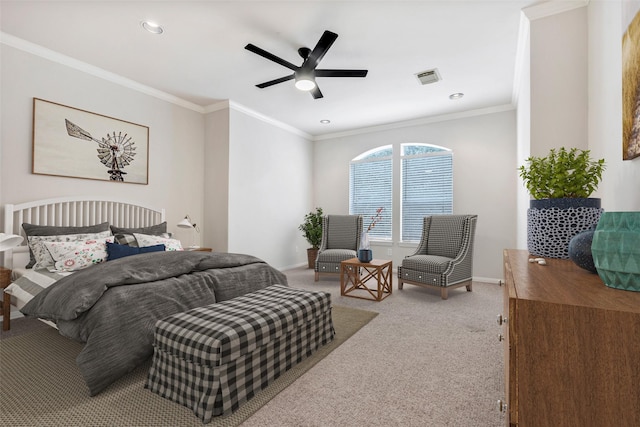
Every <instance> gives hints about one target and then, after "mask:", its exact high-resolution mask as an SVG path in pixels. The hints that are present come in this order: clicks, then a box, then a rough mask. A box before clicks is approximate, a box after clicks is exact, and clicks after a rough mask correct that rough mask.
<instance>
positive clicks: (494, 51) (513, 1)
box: [0, 0, 540, 136]
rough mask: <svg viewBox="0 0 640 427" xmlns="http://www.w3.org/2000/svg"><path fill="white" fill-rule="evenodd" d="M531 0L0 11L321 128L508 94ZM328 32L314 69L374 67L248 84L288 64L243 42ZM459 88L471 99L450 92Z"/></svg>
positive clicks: (40, 40)
mask: <svg viewBox="0 0 640 427" xmlns="http://www.w3.org/2000/svg"><path fill="white" fill-rule="evenodd" d="M534 3H540V2H537V1H534V0H529V1H525V0H496V1H486V0H485V1H482V0H469V1H452V0H449V1H398V0H396V1H354V0H352V1H327V0H325V1H302V0H297V1H294V0H290V1H242V0H240V1H238V0H236V1H212V0H210V1H193V2H191V1H91V0H84V1H28V0H18V1H5V0H2V1H1V3H0V8H1V9H0V14H1V21H0V22H1V31H2V32H3V33H4V34H8V35H11V36H14V37H17V38H18V39H22V40H25V41H28V42H31V43H35V44H36V45H39V46H42V47H45V48H47V49H51V50H53V51H55V52H58V53H60V54H63V55H66V56H68V57H71V58H74V59H76V60H79V61H83V62H86V63H88V64H91V65H93V66H96V67H99V68H101V69H103V70H106V71H109V72H111V73H115V74H117V75H119V76H122V77H125V78H127V79H131V80H133V81H135V82H138V83H140V84H142V85H146V86H149V87H151V88H154V89H156V90H159V91H162V92H166V93H168V94H171V95H174V96H176V97H178V98H181V99H183V100H186V101H189V102H190V103H193V104H197V105H199V106H202V107H208V106H211V105H212V104H215V103H217V102H219V101H221V100H227V99H229V100H231V101H233V102H234V103H237V104H239V105H241V106H243V107H246V108H248V109H250V110H254V111H255V112H257V113H259V114H262V115H264V116H267V117H270V118H273V119H275V120H277V121H280V122H283V123H286V124H288V125H290V126H293V127H294V128H297V129H299V130H301V131H303V132H306V133H308V134H309V135H314V136H318V135H322V134H327V133H335V132H343V131H347V130H351V129H356V128H361V127H368V126H375V125H381V124H386V123H392V122H397V121H402V120H411V119H418V118H423V117H430V116H436V115H442V114H450V113H458V112H462V111H468V110H475V109H480V108H488V107H496V106H504V105H505V104H509V103H510V102H511V101H512V94H513V80H514V70H515V61H516V51H517V43H518V31H519V24H520V11H521V9H522V8H524V7H527V6H530V5H532V4H534ZM143 20H153V21H156V22H158V23H159V24H161V25H162V26H163V28H164V30H165V32H164V34H162V35H152V34H150V33H148V32H146V31H145V30H144V29H142V27H141V21H143ZM325 30H330V31H333V32H335V33H337V34H338V36H339V37H338V39H337V40H336V42H335V43H334V44H333V46H332V47H331V49H329V51H328V53H327V54H326V56H325V57H324V59H323V60H322V61H321V62H320V65H319V67H318V68H356V69H360V68H362V69H368V70H369V74H368V76H367V77H366V78H318V79H317V82H318V85H319V87H320V89H321V90H322V92H323V94H324V98H322V99H317V100H314V99H313V98H312V97H311V95H310V94H309V93H305V92H301V91H298V90H297V89H295V87H294V85H293V81H288V82H284V83H280V84H278V85H275V86H271V87H269V88H266V89H258V88H256V87H255V85H256V84H258V83H262V82H265V81H268V80H272V79H275V78H278V77H282V76H285V75H287V74H290V73H291V72H290V70H288V69H286V68H284V67H282V66H281V65H278V64H275V63H273V62H270V61H268V60H266V59H264V58H262V57H260V56H258V55H256V54H253V53H251V52H249V51H247V50H245V49H244V46H245V45H246V44H247V43H253V44H255V45H257V46H258V47H260V48H262V49H265V50H267V51H269V52H271V53H273V54H274V55H276V56H279V57H281V58H283V59H285V60H287V61H289V62H292V63H294V64H296V65H299V64H301V62H302V59H301V58H300V57H299V56H298V54H297V49H298V48H299V47H301V46H306V47H309V48H311V49H313V47H314V46H315V44H316V42H317V41H318V39H319V38H320V36H321V35H322V33H323V31H325ZM431 68H438V70H439V72H440V74H441V76H442V80H441V81H440V82H438V83H434V84H430V85H424V86H423V85H421V84H420V83H419V82H418V80H417V78H416V77H415V74H416V73H418V72H420V71H424V70H427V69H431ZM454 92H463V93H464V94H465V96H464V97H463V98H462V99H460V100H456V101H452V100H450V99H449V95H450V94H452V93H454ZM54 101H55V100H54ZM321 119H329V120H331V123H330V124H328V125H324V124H321V123H320V120H321Z"/></svg>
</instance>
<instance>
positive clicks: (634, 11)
mask: <svg viewBox="0 0 640 427" xmlns="http://www.w3.org/2000/svg"><path fill="white" fill-rule="evenodd" d="M622 24H623V34H622V160H631V159H634V158H636V157H640V1H638V0H633V1H631V0H626V1H623V2H622Z"/></svg>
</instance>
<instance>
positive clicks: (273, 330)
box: [145, 285, 335, 423]
mask: <svg viewBox="0 0 640 427" xmlns="http://www.w3.org/2000/svg"><path fill="white" fill-rule="evenodd" d="M334 334H335V331H334V329H333V322H332V319H331V294H328V293H325V292H310V291H305V290H301V289H293V288H289V287H287V286H282V285H273V286H269V287H267V288H265V289H262V290H259V291H257V292H253V293H249V294H246V295H243V296H240V297H236V298H233V299H231V300H228V301H223V302H219V303H215V304H211V305H208V306H204V307H198V308H195V309H192V310H189V311H186V312H184V313H178V314H175V315H173V316H169V317H167V318H165V319H162V320H159V321H158V322H157V323H156V326H155V334H154V344H153V345H154V352H153V361H152V365H151V368H150V370H149V375H148V377H147V382H146V384H145V388H148V389H149V390H151V391H153V392H154V393H157V394H159V395H160V396H162V397H165V398H167V399H169V400H172V401H174V402H177V403H180V404H181V405H184V406H186V407H188V408H190V409H191V410H193V412H194V413H195V414H196V416H198V417H199V418H200V419H201V420H202V422H203V423H208V422H210V421H211V419H212V418H213V417H214V416H220V415H229V414H231V413H232V412H234V411H235V410H237V409H238V407H239V406H240V405H241V404H242V403H244V402H246V401H247V400H249V399H251V398H252V397H253V396H254V395H255V394H256V393H257V392H258V391H260V390H262V389H263V388H265V387H266V386H267V385H269V384H270V383H271V382H272V381H274V380H275V379H276V378H278V377H279V376H280V375H281V374H283V373H284V372H286V371H287V370H288V369H290V368H291V367H293V366H294V365H296V364H297V363H299V362H300V361H302V360H303V359H305V358H306V357H308V356H310V355H311V354H313V353H314V352H315V351H316V350H317V349H318V348H319V347H321V346H322V345H324V344H326V343H328V342H330V341H331V340H333V336H334Z"/></svg>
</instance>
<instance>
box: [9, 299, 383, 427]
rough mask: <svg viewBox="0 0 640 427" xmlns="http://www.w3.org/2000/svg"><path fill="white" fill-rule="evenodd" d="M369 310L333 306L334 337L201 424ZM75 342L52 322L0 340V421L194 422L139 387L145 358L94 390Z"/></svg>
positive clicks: (258, 400)
mask: <svg viewBox="0 0 640 427" xmlns="http://www.w3.org/2000/svg"><path fill="white" fill-rule="evenodd" d="M376 315H377V313H375V312H371V311H365V310H359V309H354V308H346V307H341V306H336V305H334V307H333V322H334V327H335V329H336V336H335V339H334V341H333V342H331V343H330V344H327V345H326V346H324V347H323V348H321V349H320V350H319V351H317V352H316V353H315V354H314V355H313V356H311V357H310V358H308V359H306V360H304V361H303V362H301V363H300V364H298V365H297V366H295V367H294V368H293V369H291V370H290V371H288V372H287V373H286V374H285V375H283V376H281V377H280V378H278V379H277V380H276V381H275V382H274V383H273V384H271V385H270V386H269V387H268V388H267V389H266V390H263V391H262V392H260V393H259V394H258V395H257V396H255V397H254V398H253V399H252V400H250V401H249V402H247V403H246V404H245V405H243V406H242V407H241V408H240V409H239V410H238V411H237V412H236V413H234V414H232V415H231V416H229V417H226V418H219V419H216V420H214V421H213V422H211V423H210V424H208V425H209V426H237V425H239V424H240V423H242V422H243V421H244V420H245V419H247V418H248V417H249V416H251V414H253V413H254V412H256V411H257V410H258V409H260V407H262V406H263V405H264V404H265V403H267V402H268V401H269V400H271V399H272V398H273V397H274V396H275V395H277V394H278V393H279V392H280V391H282V390H283V389H285V388H286V387H287V386H289V385H290V384H292V383H293V382H294V381H296V379H298V378H299V377H300V376H301V375H302V374H304V373H305V372H306V371H307V370H309V369H310V368H311V367H312V366H314V365H315V364H316V363H317V362H319V361H320V360H322V358H324V357H325V356H327V355H328V354H329V353H330V352H331V351H333V350H334V349H335V348H336V347H338V346H339V345H340V344H342V343H343V342H345V341H346V340H347V339H348V338H349V337H351V336H352V335H353V334H355V333H356V332H357V331H358V330H359V329H360V328H362V327H363V326H364V325H366V324H367V323H368V322H369V321H371V320H372V319H373V318H374V317H376ZM80 349H81V345H80V344H78V343H75V342H72V341H70V340H68V339H66V338H64V337H62V336H60V335H59V334H58V333H57V331H56V330H55V329H53V328H49V329H45V330H38V331H35V332H31V333H27V334H24V335H20V336H16V337H12V338H6V339H3V340H2V341H0V425H3V426H202V422H201V421H200V420H199V419H198V418H196V417H195V415H194V414H193V412H191V411H190V410H189V409H187V408H185V407H183V406H180V405H178V404H175V403H173V402H170V401H168V400H166V399H163V398H161V397H159V396H157V395H156V394H154V393H151V392H150V391H149V390H146V389H144V387H143V386H144V381H145V379H146V372H147V370H148V369H149V363H145V364H144V365H143V366H140V367H139V368H138V369H136V370H135V371H133V372H132V373H130V374H129V375H127V376H126V377H124V378H122V379H121V380H119V381H118V382H116V383H115V384H113V385H111V386H110V387H109V388H108V389H107V390H106V391H104V392H103V393H101V394H99V395H98V396H95V397H89V395H88V393H87V388H86V386H85V384H84V381H83V380H82V377H81V376H80V373H79V371H78V369H77V367H76V365H75V357H76V355H77V354H78V353H79V351H80Z"/></svg>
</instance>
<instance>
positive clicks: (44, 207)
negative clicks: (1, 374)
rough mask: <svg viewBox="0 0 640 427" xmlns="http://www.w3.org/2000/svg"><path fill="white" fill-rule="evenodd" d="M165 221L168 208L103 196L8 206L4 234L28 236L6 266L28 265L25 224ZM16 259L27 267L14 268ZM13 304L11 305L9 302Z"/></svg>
mask: <svg viewBox="0 0 640 427" xmlns="http://www.w3.org/2000/svg"><path fill="white" fill-rule="evenodd" d="M163 221H165V211H164V209H155V208H152V207H149V206H144V205H141V204H137V203H129V202H124V201H117V200H113V199H110V198H101V197H61V198H56V199H44V200H36V201H33V202H27V203H20V204H7V205H5V206H4V232H5V233H8V234H18V235H21V236H23V237H24V240H23V242H22V244H21V245H20V246H18V247H17V248H14V249H12V250H8V251H5V252H4V253H3V256H4V259H3V264H4V266H5V267H6V268H9V269H13V268H14V266H15V267H16V268H20V267H23V266H24V265H26V263H27V261H28V256H29V248H28V246H27V236H26V235H25V233H24V230H23V229H22V224H23V223H25V222H26V223H29V224H36V225H51V226H73V227H80V226H87V225H95V224H100V223H103V222H108V223H109V224H111V225H114V226H116V227H127V228H133V227H148V226H151V225H155V224H159V223H161V222H163ZM14 257H15V258H17V259H20V260H24V264H17V263H15V265H14ZM9 297H10V295H9V294H4V298H3V328H4V327H7V325H9V316H10V313H9V312H10V311H11V310H10V308H11V307H10V299H9ZM7 301H9V302H7Z"/></svg>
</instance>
